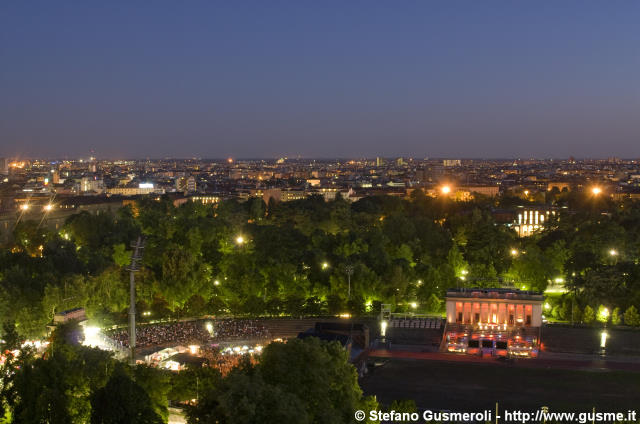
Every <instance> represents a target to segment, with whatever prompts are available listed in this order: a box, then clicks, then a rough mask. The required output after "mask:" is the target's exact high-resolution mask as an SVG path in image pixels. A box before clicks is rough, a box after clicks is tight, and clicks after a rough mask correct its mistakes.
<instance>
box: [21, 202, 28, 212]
mask: <svg viewBox="0 0 640 424" xmlns="http://www.w3.org/2000/svg"><path fill="white" fill-rule="evenodd" d="M20 209H22V210H23V211H28V210H29V205H27V204H26V203H24V204H22V205H20Z"/></svg>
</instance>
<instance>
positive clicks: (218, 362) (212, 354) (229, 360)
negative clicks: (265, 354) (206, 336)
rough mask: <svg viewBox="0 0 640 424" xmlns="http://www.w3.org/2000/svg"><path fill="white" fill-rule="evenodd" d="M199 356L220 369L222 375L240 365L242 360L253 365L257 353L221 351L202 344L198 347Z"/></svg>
mask: <svg viewBox="0 0 640 424" xmlns="http://www.w3.org/2000/svg"><path fill="white" fill-rule="evenodd" d="M200 356H202V357H203V358H205V359H206V360H207V364H208V365H209V366H210V367H212V368H215V369H217V370H218V371H220V374H222V375H223V376H225V375H227V374H229V372H231V370H232V369H234V368H235V367H237V366H238V365H240V362H241V361H242V360H248V361H250V362H251V363H252V364H254V365H255V364H256V363H257V353H253V352H252V353H239V352H238V353H236V352H223V351H221V350H220V349H218V348H216V347H205V346H203V347H202V348H201V349H200Z"/></svg>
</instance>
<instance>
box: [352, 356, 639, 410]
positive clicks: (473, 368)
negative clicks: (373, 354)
mask: <svg viewBox="0 0 640 424" xmlns="http://www.w3.org/2000/svg"><path fill="white" fill-rule="evenodd" d="M360 384H361V386H362V389H363V390H364V392H365V394H367V395H376V396H377V398H378V401H380V402H381V403H382V404H384V405H389V403H390V402H391V401H393V400H401V399H413V400H414V401H415V402H416V404H417V406H418V408H419V409H421V410H422V409H432V410H451V411H470V412H472V411H480V410H484V409H494V408H495V404H496V402H499V405H500V409H501V410H504V409H519V410H535V409H539V408H540V407H542V406H548V407H549V408H550V409H551V410H552V411H578V412H586V411H591V410H592V408H594V407H595V408H596V410H598V411H615V412H618V411H619V412H626V410H627V409H636V410H638V409H640V373H636V372H627V371H624V372H623V371H597V370H594V371H573V370H564V369H560V370H556V369H548V368H524V367H514V366H512V365H509V364H499V365H495V364H477V363H464V362H462V363H451V362H442V361H428V360H415V359H395V358H394V359H391V360H389V362H387V363H386V365H384V366H381V367H378V368H376V369H375V370H374V371H373V372H372V373H371V374H369V375H367V376H366V377H364V378H363V379H362V381H361V382H360Z"/></svg>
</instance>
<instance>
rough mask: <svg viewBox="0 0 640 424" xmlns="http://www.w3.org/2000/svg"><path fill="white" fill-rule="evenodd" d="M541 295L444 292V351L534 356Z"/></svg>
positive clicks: (508, 291) (498, 291)
mask: <svg viewBox="0 0 640 424" xmlns="http://www.w3.org/2000/svg"><path fill="white" fill-rule="evenodd" d="M543 301H544V297H543V296H542V294H541V293H537V292H529V291H521V290H515V289H479V288H475V289H458V290H456V289H452V290H449V291H447V303H446V309H447V320H446V328H445V339H444V340H445V348H446V350H447V351H449V352H461V353H469V354H481V355H490V356H532V357H535V356H537V353H538V346H539V344H540V336H539V334H540V327H541V326H542V304H543Z"/></svg>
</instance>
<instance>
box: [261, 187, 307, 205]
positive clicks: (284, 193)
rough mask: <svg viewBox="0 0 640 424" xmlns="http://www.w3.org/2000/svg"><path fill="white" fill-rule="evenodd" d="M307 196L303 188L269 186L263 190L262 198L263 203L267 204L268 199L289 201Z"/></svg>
mask: <svg viewBox="0 0 640 424" xmlns="http://www.w3.org/2000/svg"><path fill="white" fill-rule="evenodd" d="M306 197H307V193H306V192H305V191H304V190H282V189H280V188H269V189H266V190H264V192H263V195H262V200H264V203H266V204H269V200H271V199H273V200H274V201H276V202H290V201H292V200H300V199H304V198H306Z"/></svg>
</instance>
